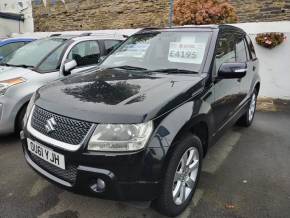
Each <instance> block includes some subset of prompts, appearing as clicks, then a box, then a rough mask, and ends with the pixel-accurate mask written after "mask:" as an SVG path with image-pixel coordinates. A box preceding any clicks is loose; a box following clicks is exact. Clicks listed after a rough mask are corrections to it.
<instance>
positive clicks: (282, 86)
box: [235, 21, 290, 99]
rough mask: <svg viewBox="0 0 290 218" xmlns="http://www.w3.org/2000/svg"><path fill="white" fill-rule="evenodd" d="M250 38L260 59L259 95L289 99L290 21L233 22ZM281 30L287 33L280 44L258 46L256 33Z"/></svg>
mask: <svg viewBox="0 0 290 218" xmlns="http://www.w3.org/2000/svg"><path fill="white" fill-rule="evenodd" d="M235 25H236V26H238V27H240V28H242V29H244V30H245V31H246V32H247V33H248V34H249V35H250V37H251V38H252V40H253V44H254V46H255V48H256V52H257V56H258V58H259V60H260V71H259V72H260V76H261V79H262V83H261V92H260V96H261V97H271V98H281V99H290V21H281V22H265V23H243V24H235ZM264 32H283V33H285V34H286V35H287V39H286V41H284V42H283V43H282V44H281V45H279V46H277V47H275V48H273V49H266V48H264V47H262V46H259V45H258V44H257V43H256V41H255V37H256V34H258V33H264Z"/></svg>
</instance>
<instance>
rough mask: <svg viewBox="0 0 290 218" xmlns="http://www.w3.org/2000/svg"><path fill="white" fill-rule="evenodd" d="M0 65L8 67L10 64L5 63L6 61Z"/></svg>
mask: <svg viewBox="0 0 290 218" xmlns="http://www.w3.org/2000/svg"><path fill="white" fill-rule="evenodd" d="M0 65H1V66H6V67H10V66H11V65H10V64H6V63H1V64H0Z"/></svg>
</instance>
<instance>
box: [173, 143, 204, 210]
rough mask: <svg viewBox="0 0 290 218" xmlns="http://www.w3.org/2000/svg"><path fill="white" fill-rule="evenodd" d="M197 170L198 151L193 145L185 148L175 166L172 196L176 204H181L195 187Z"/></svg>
mask: <svg viewBox="0 0 290 218" xmlns="http://www.w3.org/2000/svg"><path fill="white" fill-rule="evenodd" d="M198 170H199V152H198V149H197V148H195V147H191V148H189V149H187V150H186V151H185V152H184V154H183V155H182V157H181V159H180V161H179V164H178V166H177V169H176V172H175V176H174V180H173V187H172V196H173V201H174V203H175V204H176V205H181V204H183V203H184V202H185V201H186V200H187V198H188V197H189V195H190V194H191V192H192V190H193V189H194V187H195V183H196V179H197V175H198Z"/></svg>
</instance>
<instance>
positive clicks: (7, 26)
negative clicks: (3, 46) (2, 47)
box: [0, 0, 34, 36]
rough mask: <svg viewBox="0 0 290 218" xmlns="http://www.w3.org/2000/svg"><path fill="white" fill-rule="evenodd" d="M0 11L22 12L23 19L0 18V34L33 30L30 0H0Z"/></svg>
mask: <svg viewBox="0 0 290 218" xmlns="http://www.w3.org/2000/svg"><path fill="white" fill-rule="evenodd" d="M0 12H4V13H5V12H6V13H14V14H23V17H24V21H18V20H12V19H7V18H0V35H4V36H9V35H10V34H12V33H23V32H33V30H34V29H33V17H32V4H31V0H0Z"/></svg>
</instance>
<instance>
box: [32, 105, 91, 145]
mask: <svg viewBox="0 0 290 218" xmlns="http://www.w3.org/2000/svg"><path fill="white" fill-rule="evenodd" d="M51 118H54V120H55V121H56V125H55V126H54V128H55V130H54V131H52V132H50V133H47V131H46V129H45V125H46V124H47V121H48V120H49V119H51ZM31 126H32V128H34V129H35V130H37V131H38V132H40V133H42V134H43V135H46V136H48V137H50V138H53V139H55V140H58V141H61V142H65V143H68V144H71V145H78V144H80V143H81V142H82V141H83V140H84V138H85V136H86V135H87V134H88V132H89V130H90V128H91V126H92V123H89V122H85V121H79V120H76V119H72V118H68V117H64V116H60V115H57V114H54V113H51V112H49V111H47V110H44V109H42V108H40V107H38V106H35V108H34V112H33V115H32V119H31Z"/></svg>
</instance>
